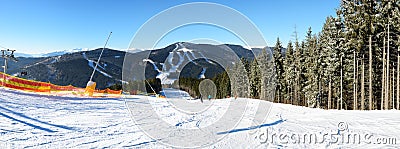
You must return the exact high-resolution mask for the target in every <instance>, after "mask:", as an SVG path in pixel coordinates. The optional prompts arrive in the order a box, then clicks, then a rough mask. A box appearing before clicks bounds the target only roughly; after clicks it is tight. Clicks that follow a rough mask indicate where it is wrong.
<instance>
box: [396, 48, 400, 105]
mask: <svg viewBox="0 0 400 149" xmlns="http://www.w3.org/2000/svg"><path fill="white" fill-rule="evenodd" d="M399 52H400V47H398V50H397V98H396V99H397V110H400V109H399V105H400V104H399V101H400V99H399V98H400V81H399V79H400V75H399V73H400V72H399V71H400V67H399V65H400V58H399Z"/></svg>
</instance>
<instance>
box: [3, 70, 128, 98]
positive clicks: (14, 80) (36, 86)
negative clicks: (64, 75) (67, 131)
mask: <svg viewBox="0 0 400 149" xmlns="http://www.w3.org/2000/svg"><path fill="white" fill-rule="evenodd" d="M0 86H4V87H8V88H13V89H17V90H24V91H32V92H57V91H74V92H85V89H84V88H79V87H74V86H72V85H68V86H60V85H55V84H51V83H46V82H40V81H33V80H27V79H22V78H18V77H14V76H10V75H8V74H4V73H2V72H0ZM92 92H93V93H103V94H121V93H122V90H119V91H114V90H110V89H105V90H95V89H94V88H93V91H92ZM92 95H93V94H92Z"/></svg>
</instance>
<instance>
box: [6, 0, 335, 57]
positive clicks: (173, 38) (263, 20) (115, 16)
mask: <svg viewBox="0 0 400 149" xmlns="http://www.w3.org/2000/svg"><path fill="white" fill-rule="evenodd" d="M188 2H198V1H193V0H174V1H172V0H147V1H136V0H126V1H122V0H119V1H116V0H114V1H111V0H0V46H1V47H0V49H3V47H6V48H11V49H16V50H17V51H18V52H19V53H30V54H37V53H47V52H52V51H62V50H70V49H74V48H90V49H92V48H98V47H102V46H103V44H104V42H105V40H106V38H107V36H108V34H109V32H110V31H112V32H113V35H112V37H111V39H110V41H109V44H108V47H111V48H117V49H127V48H128V46H129V43H130V41H131V39H132V37H133V36H134V35H135V32H136V31H137V30H138V29H139V28H140V26H141V25H142V24H144V23H145V22H146V21H147V20H148V19H150V18H151V17H152V16H154V15H156V14H158V13H159V12H161V11H163V10H165V9H168V8H170V7H173V6H176V5H179V4H184V3H188ZM202 2H213V3H218V4H222V5H226V6H228V7H231V8H233V9H235V10H238V11H239V12H241V13H242V14H244V15H246V16H247V17H248V18H249V19H250V20H251V21H252V22H253V23H254V24H255V25H256V26H257V27H258V28H259V29H260V31H261V32H262V34H263V35H264V38H265V39H266V41H267V43H268V46H273V45H275V41H276V38H277V37H280V39H281V41H282V42H283V44H284V46H285V47H286V44H287V42H288V41H289V40H294V38H293V36H292V35H293V32H294V26H295V25H296V26H297V31H298V32H299V38H300V39H303V38H304V36H305V33H306V31H307V28H308V27H312V29H313V31H314V32H315V33H316V32H319V31H320V30H321V28H322V25H323V23H324V21H325V19H326V17H327V16H328V15H335V9H336V8H338V6H339V4H340V1H339V0H305V1H299V0H279V1H276V0H262V1H261V0H260V1H239V0H230V1H228V0H220V1H211V0H210V1H208V0H207V1H202ZM160 25H162V24H160ZM198 38H207V39H212V40H215V41H218V42H221V43H233V44H242V43H241V42H240V40H238V39H236V38H235V37H234V36H231V35H230V34H229V33H227V31H225V30H222V29H220V28H218V27H212V26H206V25H203V26H202V25H192V26H185V27H182V28H178V29H176V30H174V31H173V32H171V33H170V34H168V35H166V36H165V37H164V38H163V40H162V41H160V43H159V44H158V45H157V46H158V47H163V46H166V45H168V44H171V43H174V42H177V41H190V40H193V39H198Z"/></svg>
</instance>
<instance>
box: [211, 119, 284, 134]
mask: <svg viewBox="0 0 400 149" xmlns="http://www.w3.org/2000/svg"><path fill="white" fill-rule="evenodd" d="M284 121H286V120H283V119H280V120H277V121H275V122H272V123H267V124H261V125H258V126H251V127H247V128H239V129H233V130H230V131H225V132H218V133H217V135H223V134H230V133H235V132H241V131H248V130H254V129H258V128H262V127H267V126H274V125H277V124H280V123H283V122H284Z"/></svg>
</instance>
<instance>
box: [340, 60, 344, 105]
mask: <svg viewBox="0 0 400 149" xmlns="http://www.w3.org/2000/svg"><path fill="white" fill-rule="evenodd" d="M340 109H341V110H342V109H343V56H342V55H341V56H340Z"/></svg>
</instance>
